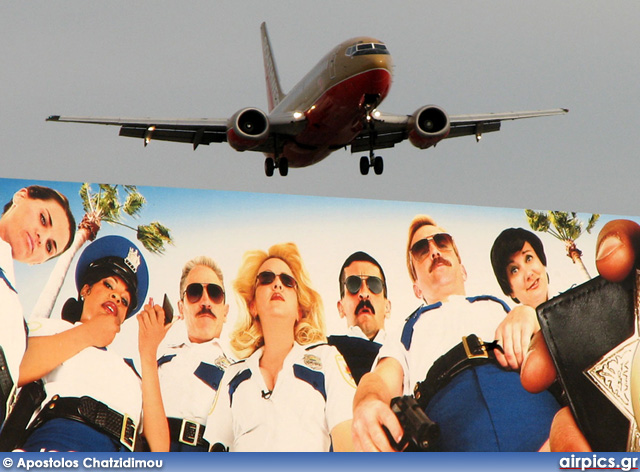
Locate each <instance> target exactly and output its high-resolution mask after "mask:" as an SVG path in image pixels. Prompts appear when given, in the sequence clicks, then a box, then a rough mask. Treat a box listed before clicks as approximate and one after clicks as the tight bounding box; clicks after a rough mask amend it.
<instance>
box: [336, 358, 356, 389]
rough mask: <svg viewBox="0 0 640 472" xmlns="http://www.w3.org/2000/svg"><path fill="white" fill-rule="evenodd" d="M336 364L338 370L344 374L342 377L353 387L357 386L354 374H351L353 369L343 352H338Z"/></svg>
mask: <svg viewBox="0 0 640 472" xmlns="http://www.w3.org/2000/svg"><path fill="white" fill-rule="evenodd" d="M336 364H338V370H339V371H340V373H341V374H342V378H343V379H344V380H345V382H347V383H348V384H349V385H351V386H352V387H353V388H356V381H355V380H354V379H353V375H351V369H349V366H348V365H347V361H345V360H344V357H343V356H342V354H339V353H338V354H336Z"/></svg>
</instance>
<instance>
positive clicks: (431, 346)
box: [374, 295, 507, 395]
mask: <svg viewBox="0 0 640 472" xmlns="http://www.w3.org/2000/svg"><path fill="white" fill-rule="evenodd" d="M421 310H422V311H421V313H420V314H419V315H418V319H417V320H415V319H413V318H412V317H410V318H409V319H408V320H407V322H406V323H405V327H404V330H403V332H402V333H403V339H401V340H393V341H392V340H388V341H387V342H386V343H385V344H383V346H382V348H381V349H380V354H379V355H378V360H379V359H383V358H385V357H393V358H394V359H396V360H398V361H399V362H400V365H401V366H402V369H403V371H404V391H405V394H406V395H409V394H411V393H413V387H414V386H415V384H416V382H420V381H423V380H424V379H425V377H426V376H427V372H428V371H429V369H430V368H431V366H432V364H433V363H434V362H435V361H436V359H438V358H439V357H440V356H442V355H443V354H445V353H447V352H448V351H449V350H450V349H451V348H453V347H454V346H456V345H457V344H459V343H460V342H461V341H462V337H463V336H468V335H470V334H475V335H476V336H478V337H479V338H480V339H482V340H483V341H487V342H490V341H493V340H494V336H495V331H496V328H497V327H498V325H499V324H500V323H501V322H502V320H503V319H504V318H505V316H506V315H507V311H506V305H503V304H502V303H501V302H500V301H498V300H497V299H495V298H493V297H469V298H465V297H463V296H460V295H453V296H451V297H449V301H447V302H444V303H436V304H434V305H430V306H427V307H423V308H422V309H421ZM411 324H412V326H411ZM403 341H404V343H403ZM375 365H376V363H374V368H375Z"/></svg>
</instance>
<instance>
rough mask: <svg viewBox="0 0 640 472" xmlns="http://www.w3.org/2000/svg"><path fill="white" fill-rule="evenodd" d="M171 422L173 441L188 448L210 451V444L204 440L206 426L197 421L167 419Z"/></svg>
mask: <svg viewBox="0 0 640 472" xmlns="http://www.w3.org/2000/svg"><path fill="white" fill-rule="evenodd" d="M167 420H169V432H170V433H171V440H173V441H178V442H181V443H182V444H186V445H188V446H194V447H195V446H201V447H204V448H205V449H207V450H208V449H209V443H208V442H207V441H206V440H204V439H202V435H203V434H204V426H203V425H201V424H200V423H198V422H196V421H189V420H183V419H180V418H167Z"/></svg>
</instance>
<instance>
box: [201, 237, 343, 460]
mask: <svg viewBox="0 0 640 472" xmlns="http://www.w3.org/2000/svg"><path fill="white" fill-rule="evenodd" d="M234 288H235V290H236V292H238V294H239V295H240V296H241V298H242V301H243V302H244V303H243V304H244V308H245V309H246V310H244V316H242V319H240V320H239V322H238V324H237V326H236V329H235V330H234V332H233V333H232V335H231V346H232V348H233V349H234V350H235V351H236V353H237V354H238V357H240V358H246V359H245V360H244V361H240V362H238V363H236V364H233V365H231V366H229V367H228V368H227V370H226V372H225V375H224V377H223V380H222V382H221V386H220V388H219V389H218V396H217V398H216V401H215V403H214V407H213V409H212V412H211V414H210V415H209V417H208V418H207V425H206V429H205V432H204V438H205V439H206V440H207V441H209V444H211V445H212V450H214V451H218V450H225V449H229V450H231V451H314V452H322V451H329V450H330V448H331V447H333V450H336V451H344V450H350V449H352V448H353V446H352V444H351V416H352V413H351V408H352V403H353V395H354V393H355V383H354V381H353V378H352V377H351V375H350V374H349V372H348V369H347V367H346V363H345V362H344V359H343V358H342V356H341V355H340V353H339V352H338V351H337V349H336V348H334V347H333V346H329V345H328V344H326V342H325V341H326V338H325V335H324V317H323V311H322V300H321V299H320V295H319V294H318V292H316V291H315V290H314V289H313V288H311V284H310V281H309V276H308V274H307V271H306V269H305V268H304V265H303V263H302V258H301V256H300V253H299V252H298V248H297V247H296V245H295V244H293V243H285V244H276V245H274V246H272V247H271V248H269V252H268V253H267V252H264V251H249V252H247V253H246V254H245V256H244V259H243V263H242V266H241V267H240V270H239V271H238V278H237V279H236V281H235V282H234Z"/></svg>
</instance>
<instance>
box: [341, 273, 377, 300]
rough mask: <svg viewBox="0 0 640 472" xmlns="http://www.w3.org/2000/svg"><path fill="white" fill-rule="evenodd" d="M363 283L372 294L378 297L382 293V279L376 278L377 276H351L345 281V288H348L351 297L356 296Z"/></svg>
mask: <svg viewBox="0 0 640 472" xmlns="http://www.w3.org/2000/svg"><path fill="white" fill-rule="evenodd" d="M362 282H365V283H366V284H367V288H368V289H369V291H370V292H371V293H374V294H376V295H378V294H379V293H380V292H382V288H383V283H382V279H381V278H380V277H376V276H375V275H350V276H349V277H347V279H346V280H345V281H344V286H345V287H347V290H348V291H349V293H350V294H351V295H355V294H357V293H358V292H359V291H360V287H362Z"/></svg>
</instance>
